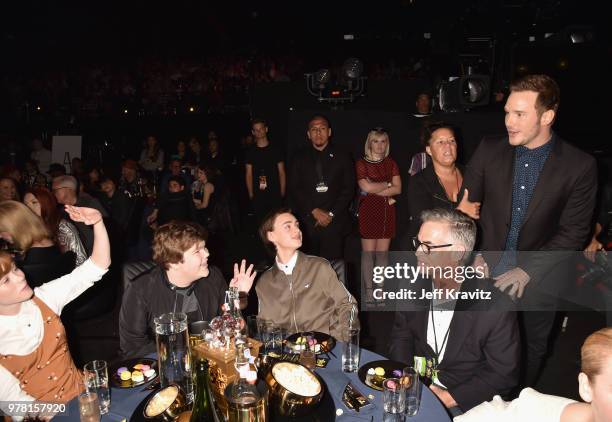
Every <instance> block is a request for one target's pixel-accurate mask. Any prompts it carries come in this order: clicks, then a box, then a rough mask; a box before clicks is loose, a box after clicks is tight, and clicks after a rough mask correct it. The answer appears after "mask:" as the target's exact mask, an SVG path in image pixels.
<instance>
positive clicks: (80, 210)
mask: <svg viewBox="0 0 612 422" xmlns="http://www.w3.org/2000/svg"><path fill="white" fill-rule="evenodd" d="M65 209H66V212H67V213H68V215H69V216H70V218H71V219H72V220H73V221H76V222H77V223H83V224H86V225H88V226H93V225H94V224H96V223H98V222H100V221H102V214H100V211H98V210H96V209H94V208H85V207H75V206H72V205H66V208H65Z"/></svg>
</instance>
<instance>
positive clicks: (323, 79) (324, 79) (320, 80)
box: [314, 69, 331, 89]
mask: <svg viewBox="0 0 612 422" xmlns="http://www.w3.org/2000/svg"><path fill="white" fill-rule="evenodd" d="M314 80H315V83H316V84H317V85H318V86H319V89H325V85H327V84H328V83H329V81H330V80H331V73H330V72H329V69H319V70H318V71H317V73H315V76H314Z"/></svg>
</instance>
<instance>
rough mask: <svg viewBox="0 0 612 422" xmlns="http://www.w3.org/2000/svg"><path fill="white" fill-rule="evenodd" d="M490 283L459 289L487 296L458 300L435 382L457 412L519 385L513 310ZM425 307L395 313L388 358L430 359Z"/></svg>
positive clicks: (479, 282) (473, 283) (469, 282)
mask: <svg viewBox="0 0 612 422" xmlns="http://www.w3.org/2000/svg"><path fill="white" fill-rule="evenodd" d="M492 285H493V283H492V281H491V280H476V279H471V280H466V281H465V282H464V283H463V284H462V287H461V290H462V291H475V290H476V288H480V289H483V290H485V291H487V292H491V300H461V299H460V300H458V301H457V304H456V306H455V313H454V314H453V318H452V320H451V325H450V332H449V336H448V340H447V345H446V349H445V352H444V357H443V359H442V362H441V363H440V364H439V365H438V369H439V371H440V372H439V374H438V376H439V379H440V381H441V382H442V383H443V384H444V385H445V386H446V387H447V389H448V391H449V393H450V394H451V396H452V397H453V398H454V399H455V401H456V402H457V404H458V405H459V407H460V408H461V410H463V411H464V412H466V411H468V410H469V409H471V408H472V407H474V406H477V405H479V404H480V403H482V402H484V401H487V400H491V399H492V398H493V396H495V395H496V394H500V395H505V394H508V393H509V392H510V390H511V389H512V388H514V387H515V386H516V384H517V383H518V376H519V363H520V337H519V330H518V323H517V318H516V312H514V311H513V308H514V306H513V304H512V302H511V301H510V299H508V298H507V297H506V295H504V294H502V293H501V292H499V290H497V289H495V288H491V286H492ZM428 307H429V304H428V303H427V305H426V306H424V307H423V308H424V309H427V310H424V311H415V312H397V313H396V314H395V321H394V325H393V329H392V331H391V332H392V333H393V337H392V340H391V345H390V353H389V354H390V357H391V359H394V360H397V361H400V362H408V363H410V364H412V359H413V357H414V356H424V357H426V358H432V357H434V351H433V349H432V348H431V347H430V346H429V345H428V344H427V325H428V320H429V310H428Z"/></svg>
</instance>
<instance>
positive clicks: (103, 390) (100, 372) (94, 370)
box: [83, 360, 111, 415]
mask: <svg viewBox="0 0 612 422" xmlns="http://www.w3.org/2000/svg"><path fill="white" fill-rule="evenodd" d="M83 375H84V377H85V386H86V388H87V392H89V393H93V394H95V395H96V396H97V399H98V402H99V408H100V414H101V415H106V414H107V413H108V409H109V408H110V402H111V399H110V390H109V388H108V365H107V363H106V361H103V360H93V361H91V362H88V363H86V364H85V366H84V367H83ZM90 399H93V398H90Z"/></svg>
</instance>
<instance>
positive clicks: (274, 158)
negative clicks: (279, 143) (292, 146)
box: [245, 144, 284, 196]
mask: <svg viewBox="0 0 612 422" xmlns="http://www.w3.org/2000/svg"><path fill="white" fill-rule="evenodd" d="M283 161H284V159H283V156H282V154H281V152H280V151H279V150H278V148H276V147H274V146H273V145H271V144H268V145H267V146H265V147H263V148H261V147H258V146H257V145H253V146H252V147H251V148H249V150H248V151H247V154H246V160H245V163H246V164H250V165H252V166H253V194H254V195H255V196H256V195H260V194H268V195H270V194H272V195H276V196H280V185H279V180H278V163H280V162H283ZM264 186H265V189H261V188H262V187H264Z"/></svg>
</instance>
